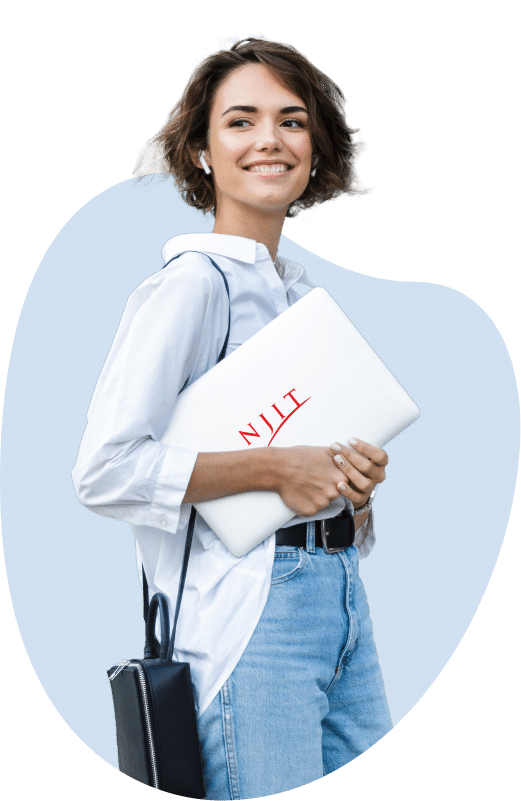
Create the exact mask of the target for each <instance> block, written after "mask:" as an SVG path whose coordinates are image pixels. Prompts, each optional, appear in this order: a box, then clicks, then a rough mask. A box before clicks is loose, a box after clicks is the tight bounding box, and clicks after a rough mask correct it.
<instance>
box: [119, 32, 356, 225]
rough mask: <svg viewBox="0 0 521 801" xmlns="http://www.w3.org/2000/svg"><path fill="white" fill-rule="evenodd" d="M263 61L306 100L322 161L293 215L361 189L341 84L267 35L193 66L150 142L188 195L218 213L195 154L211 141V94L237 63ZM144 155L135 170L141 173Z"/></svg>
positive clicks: (207, 177) (197, 205)
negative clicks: (209, 129)
mask: <svg viewBox="0 0 521 801" xmlns="http://www.w3.org/2000/svg"><path fill="white" fill-rule="evenodd" d="M246 64H264V65H265V66H267V67H268V68H269V69H270V70H272V71H273V73H275V75H276V76H277V77H278V78H279V80H280V81H281V83H283V85H284V86H286V87H287V88H288V89H289V90H290V91H292V92H294V94H296V95H298V96H299V97H300V98H302V100H303V101H304V102H305V103H306V106H307V109H308V114H309V126H310V133H311V142H312V146H313V152H314V153H315V154H316V155H317V156H318V158H319V161H318V167H317V172H316V175H315V176H314V177H311V178H310V180H309V183H308V185H307V187H306V189H305V190H304V192H303V194H302V195H301V196H300V197H299V198H298V199H297V200H295V201H294V202H293V203H292V204H291V206H290V207H289V209H288V212H287V215H286V216H287V217H294V216H295V214H296V213H297V212H298V210H300V209H306V208H310V207H311V206H313V205H314V204H315V203H323V202H324V201H325V200H329V199H331V198H334V197H338V195H340V194H342V193H344V192H349V193H351V194H354V193H357V192H359V191H360V190H358V189H356V188H355V186H354V184H355V181H356V175H355V171H354V166H353V162H354V157H355V153H356V149H357V148H356V145H355V143H354V142H353V140H352V134H354V133H356V132H357V129H352V128H349V127H348V125H347V123H346V121H345V118H344V112H343V102H344V95H343V94H342V92H341V90H340V89H339V87H338V86H337V85H336V84H335V83H334V82H333V81H332V80H331V79H330V78H328V77H327V75H325V74H324V73H323V72H321V71H320V70H319V69H317V68H316V67H315V66H314V65H313V64H311V62H309V61H308V60H307V58H305V57H304V56H303V55H302V54H301V53H299V52H298V50H296V49H295V48H294V47H291V45H286V44H279V43H278V42H270V41H267V40H264V39H241V40H240V41H239V42H236V43H235V44H234V45H233V46H232V47H231V48H230V50H220V51H219V52H218V53H214V54H213V55H211V56H208V58H206V59H205V60H204V61H203V62H201V64H199V66H198V67H197V68H196V69H195V71H194V72H193V74H192V76H191V78H190V80H189V82H188V85H187V86H186V89H185V91H184V93H183V96H182V98H181V99H180V100H179V102H178V103H177V104H176V105H175V106H174V108H173V109H172V111H171V112H170V115H169V117H168V120H167V122H166V124H165V125H164V126H163V128H162V129H161V130H160V131H159V132H158V133H157V134H156V136H155V137H153V139H152V140H151V141H150V142H149V143H148V145H152V146H153V147H154V148H155V149H156V151H157V150H158V151H159V153H160V154H161V163H162V165H163V167H164V171H165V172H167V173H171V174H172V175H173V176H174V178H175V182H176V185H177V187H178V189H179V190H180V191H181V194H182V196H183V198H184V200H185V201H186V202H187V203H188V204H189V205H191V206H195V208H197V209H201V210H202V211H204V212H207V211H211V212H212V213H215V192H214V187H213V176H212V175H211V174H210V175H207V174H206V173H205V172H204V171H203V170H201V169H200V168H199V167H196V166H195V164H194V162H193V159H192V156H193V155H194V154H195V153H196V152H197V151H199V150H204V149H205V148H206V146H207V141H206V137H207V131H208V120H209V114H210V108H211V103H212V99H213V97H214V95H215V92H216V90H217V87H218V86H219V84H220V83H221V81H222V80H223V79H224V78H225V77H226V76H227V75H228V74H229V73H230V72H232V70H234V69H236V68H237V67H242V66H244V65H246ZM144 159H145V156H144V155H142V156H141V159H140V161H138V164H137V166H136V169H135V170H134V174H138V175H139V176H140V177H143V176H144V175H146V174H147V171H146V165H145V169H144V168H143V162H144Z"/></svg>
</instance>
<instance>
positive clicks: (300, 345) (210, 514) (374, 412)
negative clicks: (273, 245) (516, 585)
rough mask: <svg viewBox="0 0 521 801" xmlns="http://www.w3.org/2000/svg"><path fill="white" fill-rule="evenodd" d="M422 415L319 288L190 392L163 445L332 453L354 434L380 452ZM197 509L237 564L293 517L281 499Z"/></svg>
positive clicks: (255, 495) (251, 495)
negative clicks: (312, 448)
mask: <svg viewBox="0 0 521 801" xmlns="http://www.w3.org/2000/svg"><path fill="white" fill-rule="evenodd" d="M419 413H420V411H419V409H418V407H417V405H416V404H415V403H414V401H413V400H412V399H411V398H410V397H409V395H408V394H407V393H406V392H405V390H404V389H403V388H402V387H401V385H400V384H399V383H398V381H397V380H396V378H395V377H394V376H393V375H392V373H391V372H390V371H389V370H388V369H387V367H386V366H385V364H384V363H383V362H382V360H381V359H380V358H379V357H378V356H377V355H376V353H375V352H374V351H373V349H372V348H371V346H370V345H368V343H367V342H366V341H365V339H364V338H363V337H362V335H361V334H360V333H359V332H358V330H357V329H356V328H355V326H354V325H353V324H352V323H351V321H350V320H349V319H348V318H347V317H346V315H345V314H344V312H343V311H342V309H341V308H340V307H339V306H338V304H337V303H336V302H335V301H334V300H333V299H332V297H331V296H330V295H329V293H328V292H327V291H326V290H325V289H323V288H321V287H317V288H315V289H312V290H311V291H310V292H308V293H307V295H305V296H304V297H303V298H301V299H300V300H299V301H298V302H297V303H294V304H293V305H292V306H290V307H289V309H287V310H286V311H284V312H283V313H282V314H280V315H279V316H278V317H277V318H276V319H275V320H272V322H270V323H268V325H266V326H265V327H264V328H263V329H261V330H260V331H259V332H257V333H256V334H254V336H252V337H251V338H250V339H248V340H247V341H246V342H245V343H244V344H243V345H241V346H240V347H239V348H237V349H236V350H235V351H233V352H232V353H231V354H230V355H229V356H227V357H226V358H225V359H223V360H222V361H221V362H219V364H217V365H215V367H213V368H212V369H211V370H209V371H208V372H207V373H205V375H203V376H201V378H199V379H198V380H197V381H195V382H194V383H193V384H192V385H191V386H189V387H188V388H187V389H185V390H184V392H182V393H181V395H180V396H179V398H178V400H177V402H176V405H175V409H174V412H173V415H172V418H171V420H170V422H169V424H168V426H167V429H166V431H165V433H164V435H163V437H162V439H161V442H163V443H165V444H166V445H178V446H180V447H183V448H190V449H192V450H197V451H205V452H209V451H237V450H246V449H252V448H260V447H269V446H270V445H273V446H276V447H284V446H291V445H326V446H327V445H329V444H330V443H331V442H332V441H334V440H338V439H339V438H340V441H342V442H343V443H344V444H346V443H347V439H348V438H349V437H351V436H354V437H358V438H360V439H362V440H365V441H366V442H370V443H371V444H373V445H376V446H378V447H380V448H381V447H383V446H384V445H385V444H386V443H387V442H389V440H391V439H392V438H393V437H395V436H396V435H397V434H399V433H400V431H403V429H404V428H406V427H407V426H408V425H410V424H411V423H412V422H413V421H414V420H416V418H417V417H418V416H419ZM195 507H196V508H197V511H198V512H199V513H200V514H201V515H202V517H203V518H204V519H205V521H206V522H207V523H208V525H209V526H210V528H212V529H213V531H214V532H215V533H216V534H217V536H218V537H219V539H220V540H221V541H222V542H223V543H224V545H225V546H226V547H227V548H228V550H229V551H230V552H231V553H232V554H233V555H234V556H237V557H241V556H244V555H245V554H246V553H248V552H249V551H250V550H251V549H252V548H255V546H256V545H258V544H259V543H260V542H262V541H263V540H264V539H265V538H266V537H268V536H269V535H270V534H272V533H273V532H274V531H275V530H276V529H277V528H279V527H280V526H282V525H284V524H285V523H287V522H288V520H290V519H291V518H292V517H294V516H295V512H293V511H292V510H291V509H290V508H289V507H288V506H286V504H285V503H284V502H283V501H282V499H281V498H280V496H279V495H278V493H276V492H266V491H258V492H242V493H239V494H236V495H229V496H226V497H224V498H217V499H215V500H212V501H205V502H203V503H196V504H195ZM245 523H247V525H245Z"/></svg>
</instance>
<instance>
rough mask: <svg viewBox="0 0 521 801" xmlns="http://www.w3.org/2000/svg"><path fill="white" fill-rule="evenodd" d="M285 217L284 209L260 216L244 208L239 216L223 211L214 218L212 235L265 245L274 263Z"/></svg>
mask: <svg viewBox="0 0 521 801" xmlns="http://www.w3.org/2000/svg"><path fill="white" fill-rule="evenodd" d="M255 211H256V210H255ZM285 216H286V209H283V210H281V211H279V212H277V213H274V214H262V215H259V214H258V212H257V213H255V212H253V213H252V211H250V210H249V209H244V207H243V208H242V209H241V212H240V214H237V213H226V211H224V210H223V213H222V214H219V213H217V215H216V217H215V225H214V227H213V232H212V233H214V234H231V235H232V236H243V237H245V238H246V239H254V240H255V241H256V242H260V243H261V244H263V245H266V247H267V248H268V252H269V254H270V256H271V259H272V261H273V262H274V261H275V259H276V257H277V250H278V247H279V240H280V235H281V233H282V226H283V225H284V219H285Z"/></svg>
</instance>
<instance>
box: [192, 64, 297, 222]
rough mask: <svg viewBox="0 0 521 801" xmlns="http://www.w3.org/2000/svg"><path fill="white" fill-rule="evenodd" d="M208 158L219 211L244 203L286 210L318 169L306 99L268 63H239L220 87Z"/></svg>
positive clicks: (262, 208) (267, 209) (230, 210)
mask: <svg viewBox="0 0 521 801" xmlns="http://www.w3.org/2000/svg"><path fill="white" fill-rule="evenodd" d="M205 158H206V161H207V163H208V164H209V166H210V167H211V168H212V173H213V179H214V186H215V191H216V201H217V213H218V214H219V216H221V215H228V214H230V213H233V211H234V210H235V211H238V212H240V210H241V208H242V210H244V206H247V207H249V209H250V210H253V208H254V209H256V210H258V211H262V212H272V213H273V212H276V213H280V214H281V215H282V216H284V215H285V213H286V211H287V208H288V206H289V205H290V203H292V202H293V201H294V200H296V199H297V198H299V197H300V196H301V194H302V193H303V192H304V190H305V188H306V186H307V184H308V181H309V174H310V171H311V169H312V145H311V136H310V130H309V126H308V114H307V109H306V104H305V103H304V102H303V101H302V100H301V98H299V97H298V96H297V95H295V94H293V92H291V91H290V90H288V89H286V88H284V86H282V84H281V83H280V82H279V80H278V78H277V77H276V76H275V75H274V74H273V73H272V72H271V71H270V70H269V69H268V68H267V67H265V66H264V65H261V64H248V65H245V66H243V67H238V68H237V69H235V70H233V72H231V73H230V74H229V75H227V77H226V78H225V79H224V80H223V81H222V83H221V84H220V85H219V87H218V89H217V91H216V93H215V96H214V99H213V103H212V107H211V110H210V121H209V133H208V146H207V148H206V150H205Z"/></svg>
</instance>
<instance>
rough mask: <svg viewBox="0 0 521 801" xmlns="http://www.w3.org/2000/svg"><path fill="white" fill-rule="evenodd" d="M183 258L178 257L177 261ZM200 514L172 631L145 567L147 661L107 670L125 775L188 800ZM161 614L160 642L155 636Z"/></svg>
mask: <svg viewBox="0 0 521 801" xmlns="http://www.w3.org/2000/svg"><path fill="white" fill-rule="evenodd" d="M185 252H186V251H185ZM181 255H182V254H181V253H179V254H178V255H177V256H174V258H178V257H179V256H181ZM204 255H207V254H204ZM208 258H209V259H210V261H211V262H212V264H213V265H214V267H216V268H217V270H219V272H220V273H221V275H222V277H223V279H224V283H225V286H226V292H227V294H228V299H229V297H230V292H229V287H228V282H227V280H226V277H225V275H224V273H223V272H222V270H221V269H220V268H219V267H218V266H217V264H215V262H214V261H213V259H211V258H210V257H209V256H208ZM171 261H172V259H171ZM169 263H170V262H167V264H169ZM165 266H166V265H165ZM229 333H230V312H229V311H228V332H227V334H226V339H225V341H224V345H223V348H222V350H221V353H220V355H219V358H218V361H221V359H223V358H224V354H225V352H226V347H227V344H228V337H229ZM186 383H188V380H187V382H186ZM186 383H185V386H186ZM183 389H184V387H183ZM181 391H182V390H181ZM196 514H197V513H196V510H195V508H194V507H192V510H191V513H190V520H189V522H188V531H187V534H186V543H185V549H184V556H183V564H182V567H181V575H180V580H179V590H178V593H177V603H176V609H175V614H174V623H173V626H172V633H171V634H170V622H169V613H168V599H167V597H166V595H164V594H163V593H161V592H157V593H156V594H155V595H154V596H153V597H152V599H151V601H150V603H149V601H148V582H147V578H146V575H145V570H144V568H143V571H142V574H143V615H144V618H145V621H146V629H145V651H144V658H143V659H124V660H122V661H121V663H120V664H119V665H114V666H113V667H112V668H110V670H108V671H107V674H108V677H109V679H110V686H111V690H112V699H113V702H114V714H115V718H116V739H117V746H118V763H119V769H120V771H121V772H122V773H125V774H126V775H127V776H131V777H132V778H133V779H136V780H137V781H140V782H143V784H148V785H149V786H152V787H156V788H157V789H158V790H163V791H164V792H167V793H173V794H176V795H181V796H186V797H187V798H204V797H205V795H206V791H205V786H204V779H203V763H202V757H201V748H200V743H199V735H198V730H197V715H196V711H195V703H194V697H193V690H192V681H191V675H190V663H189V662H175V661H173V660H172V654H173V651H174V642H175V632H176V627H177V619H178V617H179V608H180V606H181V598H182V595H183V589H184V584H185V578H186V571H187V568H188V559H189V556H190V547H191V544H192V537H193V532H194V525H195V518H196ZM158 610H159V614H160V624H161V643H158V642H157V639H156V637H155V625H156V617H157V612H158Z"/></svg>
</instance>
